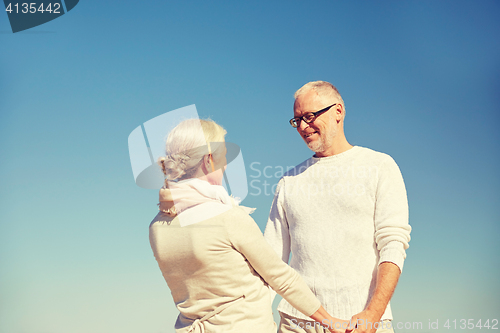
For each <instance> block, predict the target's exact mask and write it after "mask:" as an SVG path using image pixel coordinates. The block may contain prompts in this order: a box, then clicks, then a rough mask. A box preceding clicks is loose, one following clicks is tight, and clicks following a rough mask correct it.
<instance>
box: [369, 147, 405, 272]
mask: <svg viewBox="0 0 500 333" xmlns="http://www.w3.org/2000/svg"><path fill="white" fill-rule="evenodd" d="M410 231H411V227H410V225H409V224H408V200H407V197H406V188H405V185H404V181H403V176H402V175H401V171H400V170H399V167H398V165H397V164H396V162H395V161H394V160H393V159H392V158H391V157H390V156H388V159H387V160H386V161H385V162H384V163H383V164H382V165H381V167H380V170H379V178H378V184H377V191H376V203H375V241H376V243H377V249H378V250H379V264H381V263H383V262H392V263H394V264H396V265H397V266H398V267H399V269H400V270H401V271H402V270H403V263H404V260H405V258H406V252H405V250H406V249H407V248H408V247H409V245H408V242H409V241H410Z"/></svg>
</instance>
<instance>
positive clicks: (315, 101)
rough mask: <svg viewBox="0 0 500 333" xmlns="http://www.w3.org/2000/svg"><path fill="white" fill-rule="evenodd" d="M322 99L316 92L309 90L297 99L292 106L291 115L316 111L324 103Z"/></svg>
mask: <svg viewBox="0 0 500 333" xmlns="http://www.w3.org/2000/svg"><path fill="white" fill-rule="evenodd" d="M323 100H324V98H322V97H321V96H319V95H318V94H317V93H316V91H314V90H309V91H307V92H306V93H304V94H302V95H300V96H298V97H297V99H296V100H295V102H294V104H293V113H294V114H302V113H308V112H315V111H318V110H319V109H318V108H321V107H322V106H323V104H325V102H324V101H323Z"/></svg>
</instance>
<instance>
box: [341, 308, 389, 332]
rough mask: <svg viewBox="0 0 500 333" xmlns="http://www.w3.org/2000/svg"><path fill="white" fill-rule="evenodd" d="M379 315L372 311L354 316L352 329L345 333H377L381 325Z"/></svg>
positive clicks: (365, 311) (351, 322)
mask: <svg viewBox="0 0 500 333" xmlns="http://www.w3.org/2000/svg"><path fill="white" fill-rule="evenodd" d="M380 317H381V315H379V314H378V313H375V312H374V311H370V310H364V311H362V312H360V313H358V314H356V315H354V316H352V318H351V321H350V324H351V325H350V327H349V328H348V329H347V330H346V331H345V333H375V332H376V331H377V328H378V327H379V325H381V324H380Z"/></svg>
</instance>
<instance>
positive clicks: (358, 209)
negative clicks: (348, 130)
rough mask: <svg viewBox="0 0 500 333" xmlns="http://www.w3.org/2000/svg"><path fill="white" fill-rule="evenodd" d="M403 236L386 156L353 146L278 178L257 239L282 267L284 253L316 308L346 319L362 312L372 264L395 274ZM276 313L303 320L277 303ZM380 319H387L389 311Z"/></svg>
mask: <svg viewBox="0 0 500 333" xmlns="http://www.w3.org/2000/svg"><path fill="white" fill-rule="evenodd" d="M410 231H411V227H410V226H409V224H408V202H407V198H406V189H405V186H404V182H403V177H402V176H401V172H400V171H399V168H398V166H397V164H396V163H395V162H394V160H393V159H392V158H391V157H390V156H389V155H386V154H383V153H379V152H375V151H373V150H371V149H368V148H363V147H358V146H355V147H353V148H351V149H349V150H347V151H346V152H343V153H341V154H338V155H333V156H329V157H323V158H315V157H311V158H310V159H308V160H306V161H304V162H303V163H301V164H299V165H298V166H296V167H295V168H294V169H292V170H290V171H288V172H287V173H286V174H285V175H284V176H283V177H282V179H281V180H280V182H279V184H278V187H277V189H276V194H275V197H274V201H273V205H272V207H271V212H270V215H269V221H268V223H267V226H266V231H265V238H266V240H267V241H268V242H269V244H270V245H271V247H273V249H274V250H275V251H276V252H277V253H278V254H279V255H280V257H281V258H282V260H283V261H285V262H288V260H289V256H290V251H291V253H292V257H291V261H290V266H291V267H293V268H294V269H295V270H296V271H297V272H298V273H299V274H300V275H301V276H302V277H303V278H304V280H305V281H306V283H307V285H308V286H309V287H310V288H311V290H312V291H313V292H314V293H315V294H316V296H317V297H318V299H319V300H320V302H321V304H322V305H323V307H324V308H325V309H326V310H327V311H328V312H329V313H330V314H331V315H332V316H334V317H337V318H341V319H345V320H348V319H350V318H351V317H352V316H353V315H354V314H357V313H359V312H361V311H363V310H364V309H365V307H366V306H367V305H368V302H369V300H370V298H371V296H372V295H373V292H374V290H375V285H376V278H377V267H378V265H379V264H380V263H382V262H392V263H394V264H396V265H397V266H398V267H399V268H400V269H401V270H402V268H403V262H404V259H405V258H406V253H405V250H406V249H407V248H408V242H409V241H410ZM278 310H279V311H281V312H284V313H286V314H288V315H291V316H294V317H298V318H301V319H306V320H307V319H308V318H307V317H305V316H303V315H302V314H301V313H300V312H299V311H297V310H296V309H295V308H294V307H292V306H291V305H290V304H289V303H288V302H286V301H285V300H283V301H281V303H280V304H279V306H278ZM382 319H392V313H391V309H390V305H388V306H387V309H386V311H385V313H384V315H383V316H382ZM309 320H310V319H309Z"/></svg>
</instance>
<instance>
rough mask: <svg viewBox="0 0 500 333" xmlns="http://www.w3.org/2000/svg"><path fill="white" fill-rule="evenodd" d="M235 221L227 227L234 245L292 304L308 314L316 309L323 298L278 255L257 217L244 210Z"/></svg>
mask: <svg viewBox="0 0 500 333" xmlns="http://www.w3.org/2000/svg"><path fill="white" fill-rule="evenodd" d="M233 222H234V223H228V225H227V230H228V234H229V239H230V241H231V243H232V245H233V246H234V248H235V249H236V250H237V251H238V252H240V253H241V254H243V256H244V257H245V258H246V259H247V260H248V262H249V263H250V265H252V267H253V269H255V271H256V272H257V273H258V274H259V275H260V276H261V277H262V278H263V279H264V280H265V281H266V282H267V283H268V284H269V285H270V286H271V287H272V288H273V289H274V290H275V291H276V292H277V293H278V294H280V295H281V296H282V297H283V298H285V299H286V300H287V301H288V302H289V303H290V304H291V305H292V306H294V307H295V308H296V309H297V310H299V311H300V312H302V313H303V314H304V315H306V316H308V317H309V316H311V315H312V314H313V313H315V312H316V311H317V310H318V309H319V307H320V305H321V304H320V302H319V301H318V299H317V298H316V296H314V294H313V293H312V291H311V290H310V289H309V287H308V286H307V285H306V283H305V282H304V280H303V279H302V277H300V275H299V274H298V273H297V272H296V271H295V270H294V269H293V268H291V267H290V266H288V265H287V264H286V263H284V262H283V261H282V260H281V259H280V258H279V257H278V256H277V255H276V252H275V251H274V250H273V249H272V248H271V246H269V244H268V243H267V242H266V241H265V239H264V237H263V236H262V232H261V231H260V229H259V227H258V226H257V224H256V223H255V221H254V220H253V219H252V218H251V217H250V216H248V214H244V213H243V214H241V217H240V216H238V221H233Z"/></svg>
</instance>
